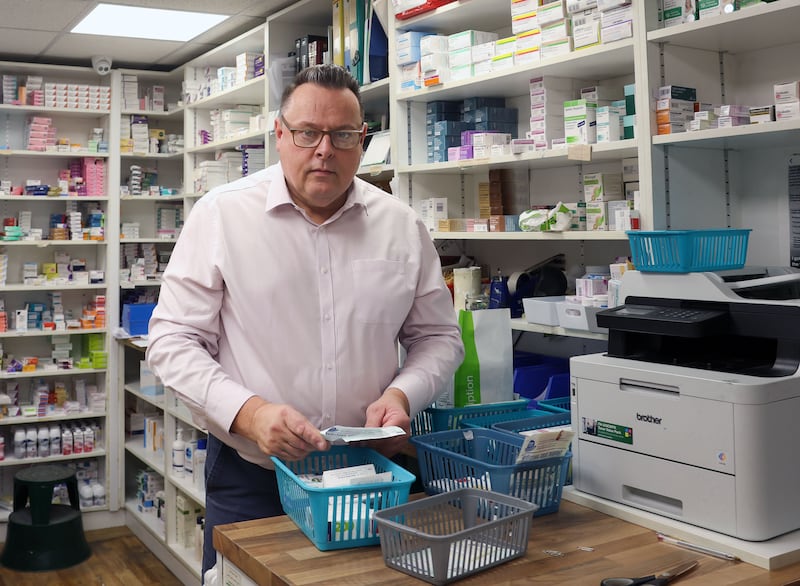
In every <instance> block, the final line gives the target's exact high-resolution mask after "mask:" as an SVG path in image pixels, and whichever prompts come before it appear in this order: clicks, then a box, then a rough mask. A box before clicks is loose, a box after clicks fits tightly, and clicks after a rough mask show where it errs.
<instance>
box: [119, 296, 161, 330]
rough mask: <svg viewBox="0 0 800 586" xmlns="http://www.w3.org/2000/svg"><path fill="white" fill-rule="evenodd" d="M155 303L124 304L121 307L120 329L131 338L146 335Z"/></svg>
mask: <svg viewBox="0 0 800 586" xmlns="http://www.w3.org/2000/svg"><path fill="white" fill-rule="evenodd" d="M155 307H156V304H155V303H125V304H124V305H123V306H122V327H123V328H124V329H125V331H126V332H128V333H129V334H130V335H131V336H144V335H147V331H148V323H149V322H150V316H151V315H152V314H153V310H154V309H155Z"/></svg>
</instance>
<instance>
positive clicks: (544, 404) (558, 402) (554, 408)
mask: <svg viewBox="0 0 800 586" xmlns="http://www.w3.org/2000/svg"><path fill="white" fill-rule="evenodd" d="M536 409H538V410H539V411H549V412H550V413H569V412H570V406H569V397H557V398H555V399H544V400H543V401H537V402H536ZM517 419H522V418H521V417H517Z"/></svg>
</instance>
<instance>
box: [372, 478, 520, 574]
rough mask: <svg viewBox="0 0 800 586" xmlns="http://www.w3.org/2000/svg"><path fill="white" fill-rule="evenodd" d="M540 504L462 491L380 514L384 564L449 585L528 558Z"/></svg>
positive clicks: (503, 496) (479, 491) (482, 491)
mask: <svg viewBox="0 0 800 586" xmlns="http://www.w3.org/2000/svg"><path fill="white" fill-rule="evenodd" d="M535 509H536V505H535V504H532V503H529V502H527V501H523V500H520V499H517V498H514V497H510V496H507V495H502V494H498V493H496V492H490V491H485V490H480V489H475V488H464V489H460V490H455V491H452V492H448V493H445V494H440V495H437V496H431V497H427V498H424V499H421V500H418V501H414V502H411V503H407V504H404V505H400V506H398V507H394V508H392V509H389V510H383V511H376V512H375V520H376V521H377V523H378V527H379V531H380V541H381V551H382V553H383V558H384V561H385V562H386V565H387V566H389V567H390V568H394V569H395V570H399V571H401V572H404V573H406V574H408V575H410V576H414V577H415V578H419V579H420V580H425V581H426V582H429V583H430V584H447V583H448V582H452V581H453V580H458V579H461V578H464V577H466V576H469V575H471V574H475V573H477V572H480V571H481V570H485V569H487V568H491V567H492V566H496V565H499V564H502V563H504V562H507V561H509V560H512V559H514V558H518V557H521V556H523V555H525V552H526V550H527V548H528V533H529V531H530V526H531V522H530V520H531V515H532V514H533V512H534V511H535Z"/></svg>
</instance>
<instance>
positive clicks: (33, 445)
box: [25, 427, 39, 458]
mask: <svg viewBox="0 0 800 586" xmlns="http://www.w3.org/2000/svg"><path fill="white" fill-rule="evenodd" d="M38 441H39V436H38V435H37V433H36V428H35V427H29V428H28V429H26V430H25V457H26V458H35V457H36V455H37V454H38V453H39V450H38V449H37V444H38Z"/></svg>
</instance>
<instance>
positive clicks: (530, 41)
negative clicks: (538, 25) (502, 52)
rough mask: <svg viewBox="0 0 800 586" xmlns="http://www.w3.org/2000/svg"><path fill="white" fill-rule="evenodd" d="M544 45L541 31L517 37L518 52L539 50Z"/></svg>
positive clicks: (533, 31) (528, 32) (537, 30)
mask: <svg viewBox="0 0 800 586" xmlns="http://www.w3.org/2000/svg"><path fill="white" fill-rule="evenodd" d="M541 45H542V33H541V31H540V30H539V29H535V30H532V31H525V32H523V33H520V34H518V35H517V51H522V50H523V49H532V48H534V47H535V48H537V49H538V48H539V47H540V46H541Z"/></svg>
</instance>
